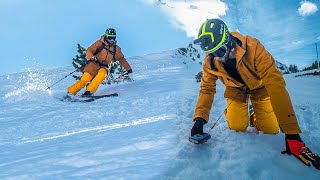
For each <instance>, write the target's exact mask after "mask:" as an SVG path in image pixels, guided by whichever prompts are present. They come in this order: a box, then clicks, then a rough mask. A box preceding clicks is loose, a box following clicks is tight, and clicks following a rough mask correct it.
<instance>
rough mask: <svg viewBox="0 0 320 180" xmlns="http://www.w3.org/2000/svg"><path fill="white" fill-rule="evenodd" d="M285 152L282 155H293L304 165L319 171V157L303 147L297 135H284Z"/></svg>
mask: <svg viewBox="0 0 320 180" xmlns="http://www.w3.org/2000/svg"><path fill="white" fill-rule="evenodd" d="M285 141H286V150H285V151H282V152H281V153H282V154H293V155H294V156H295V157H296V158H298V159H299V160H300V161H301V162H303V163H304V164H305V165H307V166H310V162H311V163H312V165H313V166H314V167H315V168H317V169H318V170H320V157H319V156H318V155H317V154H314V153H313V152H311V150H310V149H309V148H308V147H306V146H305V144H304V142H303V141H302V140H301V138H300V136H299V134H294V135H287V134H286V138H285Z"/></svg>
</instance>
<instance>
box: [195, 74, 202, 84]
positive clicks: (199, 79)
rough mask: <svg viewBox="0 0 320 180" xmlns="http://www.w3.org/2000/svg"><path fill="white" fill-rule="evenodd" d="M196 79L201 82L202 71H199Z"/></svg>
mask: <svg viewBox="0 0 320 180" xmlns="http://www.w3.org/2000/svg"><path fill="white" fill-rule="evenodd" d="M195 78H196V81H197V82H201V78H202V71H200V72H198V74H197V75H196V77H195Z"/></svg>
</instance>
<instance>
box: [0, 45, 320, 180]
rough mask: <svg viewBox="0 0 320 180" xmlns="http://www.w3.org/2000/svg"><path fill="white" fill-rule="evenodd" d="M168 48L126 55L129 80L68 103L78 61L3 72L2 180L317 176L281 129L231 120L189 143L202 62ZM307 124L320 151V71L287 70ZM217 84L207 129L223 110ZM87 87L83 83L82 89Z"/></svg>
mask: <svg viewBox="0 0 320 180" xmlns="http://www.w3.org/2000/svg"><path fill="white" fill-rule="evenodd" d="M177 52H178V51H175V50H173V51H167V52H161V53H155V54H149V55H146V56H141V57H131V58H128V62H129V63H130V64H131V65H132V67H133V72H134V73H133V74H132V75H131V77H132V78H134V79H135V81H133V82H124V83H119V84H112V85H103V86H100V88H99V89H98V91H97V93H96V94H97V95H101V94H107V93H114V92H117V93H118V94H119V96H118V97H109V98H103V99H98V100H96V101H93V102H89V103H81V102H62V101H60V99H61V98H62V97H63V96H64V95H65V94H66V90H67V88H68V86H70V85H71V84H72V83H74V82H75V80H74V79H73V78H72V77H68V78H66V79H64V80H63V81H61V82H60V83H58V84H57V85H55V86H53V87H52V88H51V89H50V90H45V89H46V88H47V87H48V86H50V85H51V84H53V83H55V82H56V81H58V80H59V79H61V78H63V77H64V76H66V75H67V74H69V73H70V72H72V71H73V68H72V67H63V68H55V69H47V70H37V69H32V68H31V69H29V71H28V72H25V73H19V74H10V75H5V76H0V82H1V84H2V85H1V87H0V97H1V102H0V106H1V107H2V108H1V109H0V149H1V151H0V179H139V180H140V179H246V180H247V179H284V178H290V179H292V180H293V179H319V177H320V174H319V173H320V172H319V171H318V170H316V169H315V168H314V167H307V166H305V165H304V164H302V163H301V162H299V160H297V159H296V158H294V157H293V156H289V155H282V154H281V153H280V152H281V151H282V150H284V149H285V145H284V135H283V134H282V133H279V134H278V135H264V134H261V133H259V134H257V133H256V131H254V129H250V128H249V129H248V131H247V132H244V133H239V132H234V131H232V130H229V129H228V127H227V124H226V122H225V118H224V117H222V119H221V120H220V121H219V123H218V125H217V126H216V127H215V128H214V129H213V130H212V131H211V132H210V133H211V135H212V138H211V139H210V140H209V141H208V142H207V143H206V144H203V145H195V144H192V143H190V142H189V141H188V137H189V134H190V128H191V126H192V118H193V112H194V108H195V105H196V102H197V96H198V91H199V83H197V82H196V80H195V75H196V74H197V73H198V72H199V71H201V68H202V67H201V65H200V64H199V63H198V62H196V61H193V60H191V59H190V57H186V56H183V55H180V54H179V53H177ZM284 77H285V79H286V82H287V89H288V91H289V94H290V96H291V99H292V102H293V105H294V108H295V110H296V114H297V117H298V120H299V123H300V126H301V129H302V131H303V134H301V137H302V139H303V140H304V142H305V143H306V145H307V146H308V147H309V148H310V149H311V150H313V151H314V152H316V153H320V146H319V145H320V133H319V132H320V117H319V112H320V110H319V106H320V96H319V88H320V81H319V80H320V79H319V76H302V77H294V76H292V75H288V76H287V75H285V76H284ZM223 90H224V86H223V85H222V84H221V83H220V82H219V83H218V87H217V94H216V96H215V101H214V104H213V107H212V110H211V118H210V122H209V123H208V125H206V127H205V131H208V130H209V129H210V127H211V126H212V125H213V122H214V121H215V120H216V119H217V118H218V117H219V116H220V115H221V113H222V111H223V110H224V108H225V99H224V98H223ZM81 93H83V90H82V91H81V92H79V94H81Z"/></svg>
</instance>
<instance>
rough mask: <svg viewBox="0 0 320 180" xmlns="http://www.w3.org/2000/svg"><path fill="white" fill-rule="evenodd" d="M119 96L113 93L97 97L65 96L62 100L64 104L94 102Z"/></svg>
mask: <svg viewBox="0 0 320 180" xmlns="http://www.w3.org/2000/svg"><path fill="white" fill-rule="evenodd" d="M114 96H119V95H118V93H112V94H104V95H97V96H72V97H71V96H65V97H63V98H62V99H60V100H61V101H63V102H84V103H86V102H92V101H94V100H96V99H101V98H105V97H114Z"/></svg>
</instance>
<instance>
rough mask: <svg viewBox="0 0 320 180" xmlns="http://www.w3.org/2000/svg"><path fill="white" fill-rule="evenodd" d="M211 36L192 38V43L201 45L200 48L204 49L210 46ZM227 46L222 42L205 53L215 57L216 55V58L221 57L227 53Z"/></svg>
mask: <svg viewBox="0 0 320 180" xmlns="http://www.w3.org/2000/svg"><path fill="white" fill-rule="evenodd" d="M211 43H212V42H211V38H209V37H206V36H204V37H201V38H199V39H196V40H194V44H197V45H199V46H200V47H201V49H203V50H205V49H208V47H210V44H211ZM228 51H229V49H228V47H227V45H226V44H222V45H221V46H220V47H219V48H218V49H215V50H213V51H210V50H209V51H205V52H206V53H207V54H210V53H211V54H213V55H214V56H215V57H218V58H222V57H225V56H226V55H227V54H228Z"/></svg>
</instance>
